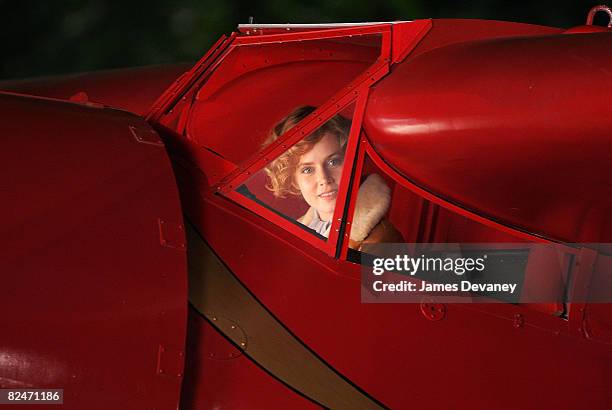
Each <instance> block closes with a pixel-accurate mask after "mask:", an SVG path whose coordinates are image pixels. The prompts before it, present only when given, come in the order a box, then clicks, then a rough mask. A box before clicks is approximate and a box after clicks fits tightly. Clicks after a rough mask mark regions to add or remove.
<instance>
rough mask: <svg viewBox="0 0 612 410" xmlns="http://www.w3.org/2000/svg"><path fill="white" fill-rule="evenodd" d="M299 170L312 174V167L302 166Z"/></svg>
mask: <svg viewBox="0 0 612 410" xmlns="http://www.w3.org/2000/svg"><path fill="white" fill-rule="evenodd" d="M300 172H301V173H302V174H312V172H313V169H312V167H304V168H302V170H301V171H300Z"/></svg>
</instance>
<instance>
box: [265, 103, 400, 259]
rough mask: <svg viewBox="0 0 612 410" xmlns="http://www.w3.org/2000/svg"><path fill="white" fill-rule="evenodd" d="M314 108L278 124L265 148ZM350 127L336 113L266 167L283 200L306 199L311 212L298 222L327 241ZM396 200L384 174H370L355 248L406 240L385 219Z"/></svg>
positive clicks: (362, 191) (360, 200) (358, 211)
mask: <svg viewBox="0 0 612 410" xmlns="http://www.w3.org/2000/svg"><path fill="white" fill-rule="evenodd" d="M314 110H315V108H314V107H311V106H302V107H298V108H296V109H295V110H293V111H292V112H291V113H290V114H289V115H287V116H286V117H285V118H283V119H282V120H281V121H280V122H279V123H278V124H276V126H275V127H274V128H273V129H272V131H271V132H270V135H269V137H268V139H267V140H266V142H265V145H268V144H270V143H271V142H272V141H275V140H276V139H277V138H278V137H279V136H281V135H282V134H284V133H285V132H287V131H288V130H290V129H291V128H292V127H293V126H295V125H296V124H297V123H298V122H300V121H301V120H302V119H304V118H305V117H306V116H307V115H309V114H310V113H312V112H313V111H314ZM350 126H351V123H350V121H349V120H347V119H346V118H344V117H342V116H341V115H336V116H334V117H332V118H331V119H330V120H328V121H327V122H326V123H325V124H323V125H322V126H321V127H319V128H318V129H317V130H315V131H314V132H312V133H311V134H309V135H308V136H307V137H305V138H304V139H303V140H301V141H300V142H298V143H297V144H295V145H294V146H293V147H291V148H289V149H288V150H287V151H285V152H284V153H283V154H281V155H280V156H279V157H278V158H277V159H276V160H274V161H272V162H271V163H270V164H268V166H267V167H266V168H265V169H266V173H267V175H268V184H267V188H268V189H270V190H271V191H272V192H273V194H274V195H275V196H276V197H277V198H287V197H288V196H301V197H302V198H304V201H306V203H307V204H308V205H309V207H310V208H309V209H308V211H307V212H306V213H305V214H304V215H302V216H301V217H300V218H298V219H297V221H298V222H300V223H301V224H303V225H305V226H306V227H308V228H310V229H312V230H314V231H315V232H317V233H318V234H319V235H322V236H324V237H326V238H327V237H328V236H329V231H330V228H331V224H332V218H333V215H334V210H335V207H336V198H337V196H338V186H339V184H340V178H341V177H342V171H343V165H344V153H345V151H346V143H347V140H348V133H349V130H350ZM390 199H391V195H390V189H389V187H388V186H387V184H386V183H385V181H384V179H383V178H382V177H381V176H380V175H377V174H370V175H369V176H368V177H367V178H366V180H365V181H364V182H363V183H362V184H361V186H360V187H359V193H358V196H357V204H356V207H355V214H354V216H353V225H352V227H351V235H350V241H349V246H350V247H351V248H353V249H360V248H361V246H362V244H364V243H375V242H402V241H403V239H402V237H401V235H400V233H399V232H398V231H397V230H396V229H395V228H394V227H393V225H391V223H390V222H389V221H388V220H386V219H385V218H384V216H385V214H386V213H387V210H388V209H389V203H390Z"/></svg>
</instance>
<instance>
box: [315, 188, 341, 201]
mask: <svg viewBox="0 0 612 410" xmlns="http://www.w3.org/2000/svg"><path fill="white" fill-rule="evenodd" d="M337 194H338V190H337V189H334V190H332V191H327V192H323V193H322V194H319V198H321V199H324V200H326V201H329V200H332V199H336V195H337Z"/></svg>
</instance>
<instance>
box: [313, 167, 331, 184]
mask: <svg viewBox="0 0 612 410" xmlns="http://www.w3.org/2000/svg"><path fill="white" fill-rule="evenodd" d="M317 182H318V183H319V185H324V184H328V183H330V182H333V177H332V175H331V173H330V172H329V171H328V170H327V169H325V168H324V167H323V168H320V169H319V170H318V172H317Z"/></svg>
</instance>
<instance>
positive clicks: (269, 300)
mask: <svg viewBox="0 0 612 410" xmlns="http://www.w3.org/2000/svg"><path fill="white" fill-rule="evenodd" d="M196 195H197V194H196ZM203 195H204V196H205V198H204V201H203V202H200V201H199V200H197V198H195V197H194V198H191V200H190V204H189V207H190V209H189V211H188V214H189V215H190V217H192V218H193V219H194V221H196V225H197V226H198V227H199V228H201V229H203V232H204V234H205V235H206V238H207V240H209V241H210V243H211V245H212V246H213V247H214V248H215V250H216V251H217V252H218V254H219V256H220V257H222V258H223V260H224V261H225V262H226V263H227V265H228V267H229V268H230V269H232V271H233V272H234V273H236V274H237V275H238V277H239V278H240V280H242V281H243V282H244V283H245V285H246V286H247V287H248V288H249V289H250V290H251V291H252V292H253V293H254V294H256V295H257V297H258V298H259V299H260V300H261V301H262V303H263V304H264V305H265V306H266V307H267V308H268V309H270V310H271V311H272V312H274V314H275V315H276V316H277V317H278V318H279V319H280V320H281V321H282V322H283V323H284V324H285V325H286V326H287V327H288V328H289V329H290V330H291V331H292V332H294V333H295V334H296V335H297V336H298V337H299V338H301V339H302V341H304V343H306V345H308V346H310V347H311V348H312V349H314V351H316V352H317V353H318V354H319V355H320V356H321V357H322V358H323V359H325V360H326V361H327V362H328V363H330V364H331V365H332V366H333V367H334V368H336V369H337V370H338V371H340V372H341V373H342V374H343V375H344V376H346V377H348V378H349V379H350V380H352V381H353V382H354V383H356V384H357V385H358V386H360V387H361V388H363V389H364V390H365V391H366V392H368V393H370V394H372V395H373V396H374V397H376V398H377V399H379V400H381V401H382V402H383V403H384V404H386V405H388V406H390V407H391V408H406V407H408V406H409V405H415V404H416V403H418V406H419V408H440V407H447V406H452V405H453V404H456V403H458V402H460V403H461V404H462V406H466V407H487V408H490V407H494V408H509V409H510V408H517V407H520V408H534V409H539V408H542V407H549V406H553V407H559V408H567V409H573V408H576V407H579V406H585V405H586V406H589V407H590V408H605V407H606V405H607V404H606V403H608V402H609V401H610V399H611V398H612V397H611V396H610V394H611V393H610V391H609V389H608V387H607V386H609V384H610V382H612V380H610V375H609V373H607V370H606V369H608V367H609V364H608V363H609V361H610V360H611V354H612V353H611V351H610V349H609V347H607V346H604V345H597V344H593V343H592V342H586V341H584V340H583V339H581V338H580V337H578V336H572V335H571V334H570V332H569V330H568V328H567V322H566V321H565V320H563V319H560V318H556V317H552V316H547V315H544V314H542V313H539V312H533V311H530V310H528V309H525V308H522V307H520V306H512V305H504V306H497V305H487V306H469V307H468V308H466V307H463V306H460V305H448V306H447V311H446V316H445V318H444V319H443V320H439V321H436V322H432V321H429V320H427V319H425V318H424V317H423V315H422V313H421V311H420V308H419V306H418V305H417V306H415V305H376V306H374V305H363V304H361V303H360V301H359V296H358V295H359V282H358V280H357V278H358V275H359V266H357V265H354V264H351V263H348V262H342V261H337V260H334V259H332V258H329V257H327V256H325V254H324V253H322V252H318V251H316V250H314V249H312V248H310V249H309V247H305V246H303V244H302V242H301V241H300V240H299V239H297V238H296V237H294V236H293V235H291V234H290V233H289V232H285V231H284V230H283V229H281V228H279V227H277V226H275V225H273V224H272V223H270V222H267V221H265V220H264V219H262V218H261V217H259V216H257V215H254V214H253V213H251V212H249V211H247V210H244V209H241V208H240V207H237V206H235V205H232V204H231V203H229V202H227V201H224V200H222V199H220V198H215V197H213V196H210V195H209V194H206V193H203ZM227 232H240V233H241V236H242V237H243V238H248V239H247V241H248V244H245V245H244V247H242V246H241V247H240V249H241V255H240V257H237V256H236V252H235V250H236V237H235V236H233V235H227V234H226V233H227ZM270 252H273V255H274V257H270ZM261 266H265V270H262V269H261ZM516 314H521V315H523V317H524V322H523V326H522V327H520V328H518V329H517V328H515V327H514V320H515V319H514V318H515V315H516ZM569 352H571V353H569ZM570 356H571V358H570ZM560 358H563V359H560ZM442 368H443V369H445V376H444V378H445V380H448V382H447V383H445V386H444V391H445V395H444V397H441V396H440V395H439V389H440V387H439V385H438V384H436V383H431V381H430V380H431V377H434V375H436V374H438V373H439V369H442ZM408 374H418V375H422V376H423V375H427V377H414V378H410V382H409V383H407V382H406V379H405V378H404V377H386V376H385V375H408ZM553 374H554V375H563V377H558V378H557V377H551V376H550V375H553ZM585 374H588V375H589V376H588V377H585V376H584V375H585ZM497 375H500V376H499V377H502V376H501V375H503V381H501V380H500V379H499V377H497ZM560 389H561V390H562V391H564V392H565V394H564V395H561V396H560V395H558V391H559V390H560ZM516 391H521V392H522V395H520V396H518V395H516V394H514V392H516ZM502 397H503V398H504V399H503V401H502V400H501V399H500V398H502ZM526 398H528V400H527V399H526Z"/></svg>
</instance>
